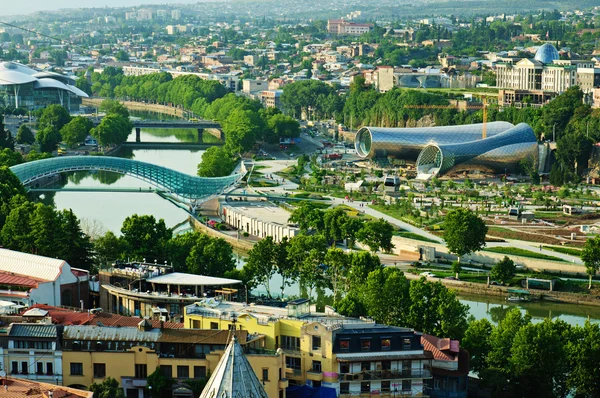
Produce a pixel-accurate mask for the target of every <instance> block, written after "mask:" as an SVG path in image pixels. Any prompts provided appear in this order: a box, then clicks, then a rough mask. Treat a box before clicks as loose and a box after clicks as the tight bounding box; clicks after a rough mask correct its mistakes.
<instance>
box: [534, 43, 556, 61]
mask: <svg viewBox="0 0 600 398" xmlns="http://www.w3.org/2000/svg"><path fill="white" fill-rule="evenodd" d="M534 59H535V60H536V61H539V62H541V63H542V64H544V65H548V64H551V63H552V62H554V61H555V60H557V59H560V55H559V54H558V50H557V49H556V47H554V46H553V45H552V44H550V43H544V44H543V45H542V46H541V47H540V48H538V50H537V51H536V52H535V57H534Z"/></svg>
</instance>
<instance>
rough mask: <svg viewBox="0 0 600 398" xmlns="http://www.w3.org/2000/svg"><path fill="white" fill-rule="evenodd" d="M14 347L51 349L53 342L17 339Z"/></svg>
mask: <svg viewBox="0 0 600 398" xmlns="http://www.w3.org/2000/svg"><path fill="white" fill-rule="evenodd" d="M13 344H14V348H33V349H35V350H51V349H52V342H50V341H23V340H15V341H14V342H13Z"/></svg>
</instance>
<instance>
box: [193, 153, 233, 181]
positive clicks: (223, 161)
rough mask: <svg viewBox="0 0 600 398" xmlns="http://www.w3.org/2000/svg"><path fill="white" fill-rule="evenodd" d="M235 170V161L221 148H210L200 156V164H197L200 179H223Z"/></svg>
mask: <svg viewBox="0 0 600 398" xmlns="http://www.w3.org/2000/svg"><path fill="white" fill-rule="evenodd" d="M234 168H235V160H234V159H233V158H232V157H231V155H230V154H229V152H228V151H227V150H225V148H223V147H219V146H213V147H210V148H208V149H207V150H206V152H204V153H203V154H202V162H200V164H198V175H199V176H200V177H223V176H227V175H229V174H231V172H232V171H233V169H234Z"/></svg>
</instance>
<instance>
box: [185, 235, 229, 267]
mask: <svg viewBox="0 0 600 398" xmlns="http://www.w3.org/2000/svg"><path fill="white" fill-rule="evenodd" d="M185 263H186V265H187V270H188V271H187V272H189V273H191V274H197V275H209V276H219V277H221V276H223V275H224V274H225V273H226V272H228V271H232V270H234V269H235V261H234V260H233V248H232V247H231V245H230V244H229V243H228V242H227V241H225V240H224V239H222V238H213V237H211V236H208V235H206V234H201V233H196V243H195V244H194V246H193V247H192V250H191V251H190V254H189V256H188V257H187V259H186V262H185Z"/></svg>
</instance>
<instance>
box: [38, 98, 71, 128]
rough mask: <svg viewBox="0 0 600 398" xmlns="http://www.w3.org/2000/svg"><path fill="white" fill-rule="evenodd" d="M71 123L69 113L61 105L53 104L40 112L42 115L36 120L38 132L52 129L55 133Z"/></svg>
mask: <svg viewBox="0 0 600 398" xmlns="http://www.w3.org/2000/svg"><path fill="white" fill-rule="evenodd" d="M70 121H71V115H70V114H69V111H68V110H67V109H66V108H65V107H64V106H62V105H57V104H53V105H50V106H48V107H46V109H44V110H43V111H42V115H41V116H40V118H39V120H38V130H43V129H46V128H48V127H52V128H54V129H56V130H57V131H60V129H62V128H63V126H64V125H65V124H67V123H69V122H70Z"/></svg>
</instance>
